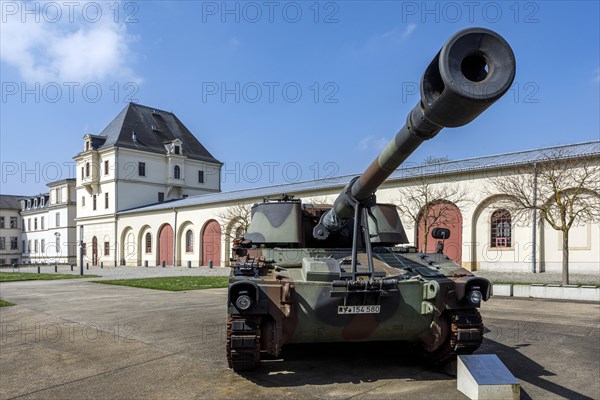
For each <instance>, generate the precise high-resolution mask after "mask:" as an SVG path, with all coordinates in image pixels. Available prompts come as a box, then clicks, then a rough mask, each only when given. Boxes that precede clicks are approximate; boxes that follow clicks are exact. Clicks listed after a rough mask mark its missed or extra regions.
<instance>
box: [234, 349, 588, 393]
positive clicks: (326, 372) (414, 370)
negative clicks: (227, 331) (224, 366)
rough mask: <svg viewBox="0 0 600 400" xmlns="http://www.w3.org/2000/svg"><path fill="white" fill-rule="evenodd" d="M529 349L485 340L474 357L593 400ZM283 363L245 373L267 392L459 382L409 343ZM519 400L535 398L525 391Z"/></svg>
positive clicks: (315, 353)
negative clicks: (557, 378) (494, 358)
mask: <svg viewBox="0 0 600 400" xmlns="http://www.w3.org/2000/svg"><path fill="white" fill-rule="evenodd" d="M526 346H528V344H523V345H516V346H507V345H504V344H502V343H499V342H496V341H493V340H490V339H486V340H485V341H484V344H483V346H482V347H481V348H480V349H479V350H478V351H477V352H476V354H497V355H498V357H499V358H500V359H501V360H502V361H503V362H504V363H505V365H506V366H507V367H508V369H509V370H510V371H511V372H512V373H513V375H515V377H516V378H517V379H519V380H520V381H521V382H522V383H524V382H527V383H529V384H531V385H534V386H537V387H538V388H540V389H543V390H546V391H548V392H549V393H552V394H553V395H556V396H562V397H565V398H568V399H592V398H591V397H588V396H586V395H584V394H582V393H579V392H576V391H574V390H572V389H569V388H567V387H564V386H562V385H559V384H557V383H553V382H550V381H548V380H546V379H544V377H546V376H554V375H556V374H554V373H553V372H551V371H548V370H546V369H545V368H544V367H543V366H542V365H540V364H538V363H536V362H535V361H533V360H532V359H530V358H529V357H527V356H525V355H523V354H522V353H521V352H520V349H521V348H523V347H526ZM282 356H283V359H266V360H265V359H263V361H262V362H261V367H260V368H258V369H257V370H255V371H252V372H249V373H244V374H242V375H243V376H244V377H245V378H246V379H248V380H250V381H252V382H254V383H256V384H257V385H260V386H264V387H286V386H302V385H327V384H332V383H354V384H359V383H365V382H377V381H380V380H387V379H408V380H413V381H421V382H425V381H440V380H454V379H455V377H453V376H450V375H448V374H446V373H444V372H443V371H442V370H441V369H436V368H433V367H431V366H428V365H426V364H425V363H424V362H423V360H422V358H421V357H420V355H419V349H418V348H417V347H416V346H413V345H410V344H407V343H396V342H375V343H332V344H326V343H318V344H303V345H288V346H286V347H285V348H284V351H283V354H282ZM521 398H522V399H531V398H532V397H531V396H530V395H529V394H528V393H527V392H526V391H524V390H523V388H521Z"/></svg>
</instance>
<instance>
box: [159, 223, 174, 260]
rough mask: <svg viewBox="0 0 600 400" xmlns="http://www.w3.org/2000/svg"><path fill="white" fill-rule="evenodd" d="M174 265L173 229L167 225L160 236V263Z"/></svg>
mask: <svg viewBox="0 0 600 400" xmlns="http://www.w3.org/2000/svg"><path fill="white" fill-rule="evenodd" d="M163 261H164V262H165V264H166V265H173V228H171V225H169V224H167V225H165V226H163V227H162V229H161V230H160V233H159V234H158V263H159V264H162V262H163Z"/></svg>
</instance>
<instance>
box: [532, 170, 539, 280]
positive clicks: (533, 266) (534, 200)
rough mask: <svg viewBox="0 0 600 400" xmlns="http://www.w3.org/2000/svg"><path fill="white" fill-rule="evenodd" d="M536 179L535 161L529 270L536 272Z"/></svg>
mask: <svg viewBox="0 0 600 400" xmlns="http://www.w3.org/2000/svg"><path fill="white" fill-rule="evenodd" d="M537 181H538V170H537V163H535V162H534V163H533V216H532V217H533V224H532V228H531V240H532V246H531V248H532V250H531V272H533V273H534V274H535V272H536V253H537V252H536V250H537Z"/></svg>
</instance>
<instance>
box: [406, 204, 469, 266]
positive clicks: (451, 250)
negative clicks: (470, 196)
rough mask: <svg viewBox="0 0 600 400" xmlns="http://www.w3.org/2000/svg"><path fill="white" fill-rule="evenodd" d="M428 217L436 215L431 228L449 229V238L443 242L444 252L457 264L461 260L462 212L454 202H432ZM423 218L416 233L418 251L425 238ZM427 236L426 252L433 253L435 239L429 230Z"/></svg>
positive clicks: (435, 245) (435, 243)
mask: <svg viewBox="0 0 600 400" xmlns="http://www.w3.org/2000/svg"><path fill="white" fill-rule="evenodd" d="M430 216H431V217H430V219H433V218H435V217H433V216H438V218H437V223H435V224H434V226H433V228H447V229H450V238H449V239H446V240H445V242H444V254H445V255H447V256H448V257H450V259H451V260H452V261H454V262H456V263H458V264H460V263H461V262H462V223H463V221H462V214H461V213H460V210H459V209H458V207H456V206H455V205H454V204H449V203H442V204H434V205H433V206H432V207H431V210H430ZM422 221H423V219H421V222H420V223H419V229H418V232H417V235H418V248H419V251H421V249H422V248H423V245H424V243H425V238H424V237H423V233H422V232H423V228H422V227H423V222H422ZM433 228H432V229H431V230H430V231H429V235H428V236H427V250H426V252H427V253H435V252H436V249H437V242H438V240H437V239H434V238H433V236H431V231H433Z"/></svg>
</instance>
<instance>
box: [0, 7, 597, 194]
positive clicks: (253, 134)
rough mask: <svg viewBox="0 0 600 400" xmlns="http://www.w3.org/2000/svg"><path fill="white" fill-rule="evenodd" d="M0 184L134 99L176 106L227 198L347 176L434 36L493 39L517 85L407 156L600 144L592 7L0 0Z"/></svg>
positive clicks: (22, 187)
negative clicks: (217, 166)
mask: <svg viewBox="0 0 600 400" xmlns="http://www.w3.org/2000/svg"><path fill="white" fill-rule="evenodd" d="M1 6H2V25H1V31H0V34H1V35H0V40H1V42H0V52H1V66H0V72H1V82H2V98H1V102H0V106H1V118H0V136H1V137H0V157H1V164H2V177H1V178H2V180H1V182H0V183H1V186H2V187H1V190H0V192H2V193H5V194H34V193H38V192H44V191H46V190H47V188H46V186H45V185H46V183H48V182H50V181H52V180H55V179H63V178H67V177H69V176H72V171H74V168H73V165H74V164H73V160H72V157H73V156H74V155H75V154H76V153H77V152H78V151H80V149H81V148H82V140H81V139H82V137H83V135H84V134H86V133H96V134H97V133H99V132H101V131H102V129H103V128H104V127H105V126H106V125H107V124H108V123H109V122H110V121H111V119H112V118H114V117H115V116H116V115H117V113H118V112H119V111H120V110H121V109H123V108H124V107H125V106H126V103H127V102H128V101H130V100H135V101H136V102H139V103H141V104H144V105H148V106H151V107H155V108H159V109H164V110H168V111H173V112H175V113H176V114H177V116H178V117H179V118H180V119H181V120H182V121H183V122H184V123H185V124H186V125H187V126H188V128H190V130H191V131H192V132H193V133H194V134H195V135H196V136H197V137H198V139H199V140H200V141H201V142H202V143H203V144H204V145H205V146H206V147H207V148H208V149H209V151H211V153H212V154H213V155H214V156H215V157H216V158H217V159H219V160H221V161H222V162H224V163H225V165H224V176H223V182H222V188H223V190H235V189H242V188H246V187H251V186H256V185H258V186H267V185H270V184H275V183H285V182H298V181H303V180H310V179H314V178H318V177H321V178H323V177H328V176H331V175H339V174H351V173H360V172H362V170H363V169H364V168H365V167H366V166H367V165H368V164H369V163H370V162H371V160H372V159H373V158H374V157H375V156H376V155H377V153H378V152H379V150H380V149H381V148H382V147H383V146H384V145H385V143H387V141H389V140H390V139H391V138H392V137H393V136H394V135H395V133H396V132H397V130H398V129H399V128H400V127H401V126H402V125H403V123H404V121H405V118H406V114H407V113H408V112H409V111H410V110H411V109H412V107H413V106H414V105H415V104H416V103H417V101H418V95H417V94H416V88H417V85H418V82H419V80H420V78H421V75H422V73H423V71H424V69H425V68H426V66H427V65H428V64H429V62H430V61H431V59H432V58H433V56H434V55H435V54H436V53H437V51H438V50H439V48H440V47H441V46H442V44H443V43H444V42H445V40H446V39H447V38H448V37H449V36H450V35H452V34H453V33H454V32H456V31H458V30H460V29H462V28H465V27H469V26H484V27H487V28H490V29H493V30H495V31H497V32H498V33H500V34H501V35H502V36H504V37H505V38H506V40H507V41H508V42H509V43H510V44H511V46H512V47H513V50H514V52H515V55H516V59H517V75H516V79H515V83H514V85H513V88H511V90H510V91H509V92H508V93H507V94H506V95H505V96H504V97H503V98H502V99H501V100H500V101H498V102H497V103H496V104H495V105H494V106H493V107H491V108H490V109H489V110H487V111H486V112H485V113H484V114H482V115H481V116H480V117H479V118H478V119H476V120H475V121H474V122H473V123H471V124H470V125H468V126H465V127H461V128H456V129H446V130H443V131H442V132H441V133H440V134H439V135H438V136H437V137H436V138H434V139H433V140H431V141H428V142H426V143H424V144H423V145H422V146H421V147H420V148H419V149H418V150H417V152H416V153H415V154H413V156H412V157H411V158H410V159H409V162H411V163H420V162H422V161H423V160H424V159H425V158H427V157H428V156H447V157H448V158H450V159H452V160H457V159H463V158H470V157H476V156H483V155H490V154H498V153H509V152H513V151H519V150H528V149H533V148H537V147H544V146H553V145H558V144H569V143H578V142H585V141H592V140H599V139H600V112H599V110H600V104H599V97H600V95H599V93H600V50H599V49H600V43H599V38H600V31H599V22H598V21H599V20H600V9H599V3H598V2H597V1H590V2H560V1H540V2H429V3H424V2H421V1H418V2H394V1H369V2H361V1H338V2H336V1H323V2H316V1H307V2H300V1H297V2H287V1H276V2H263V1H257V2H236V1H231V2H226V3H224V2H221V1H219V2H212V1H160V2H159V1H143V2H141V1H137V2H134V1H122V2H114V1H109V2H94V1H76V2H72V3H69V2H61V1H58V2H43V1H42V2H40V1H37V2H14V1H1Z"/></svg>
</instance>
